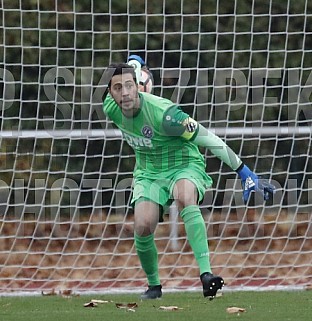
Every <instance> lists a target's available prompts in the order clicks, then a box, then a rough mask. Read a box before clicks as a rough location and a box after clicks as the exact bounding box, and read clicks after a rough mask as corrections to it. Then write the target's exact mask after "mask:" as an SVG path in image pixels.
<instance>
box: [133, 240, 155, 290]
mask: <svg viewBox="0 0 312 321" xmlns="http://www.w3.org/2000/svg"><path fill="white" fill-rule="evenodd" d="M134 244H135V248H136V252H137V254H138V257H139V259H140V262H141V265H142V268H143V270H144V272H145V274H146V276H147V281H148V285H152V286H153V285H160V279H159V274H158V253H157V248H156V244H155V242H154V234H151V235H148V236H139V235H137V234H134Z"/></svg>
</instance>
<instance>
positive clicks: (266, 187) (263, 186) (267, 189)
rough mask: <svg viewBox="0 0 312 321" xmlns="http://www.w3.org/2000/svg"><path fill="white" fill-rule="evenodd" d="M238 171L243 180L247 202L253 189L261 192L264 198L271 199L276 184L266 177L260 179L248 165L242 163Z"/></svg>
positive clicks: (244, 196)
mask: <svg viewBox="0 0 312 321" xmlns="http://www.w3.org/2000/svg"><path fill="white" fill-rule="evenodd" d="M236 172H237V174H238V175H239V177H240V179H241V181H242V187H243V200H244V202H245V203H247V201H248V199H249V196H250V194H251V193H252V192H253V191H255V192H260V193H261V194H262V196H263V199H264V200H268V199H270V197H271V196H272V195H273V194H274V193H275V186H274V185H272V184H270V183H269V182H268V180H266V179H260V178H259V177H258V176H257V175H256V174H255V173H254V172H252V171H251V170H250V169H249V168H248V166H246V165H244V164H242V165H241V166H240V167H239V168H238V169H237V170H236Z"/></svg>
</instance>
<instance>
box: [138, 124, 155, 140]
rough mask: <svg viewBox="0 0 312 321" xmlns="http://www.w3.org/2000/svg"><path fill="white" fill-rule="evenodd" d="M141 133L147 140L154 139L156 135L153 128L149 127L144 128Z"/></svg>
mask: <svg viewBox="0 0 312 321" xmlns="http://www.w3.org/2000/svg"><path fill="white" fill-rule="evenodd" d="M141 132H142V134H143V136H144V137H146V138H152V137H153V135H154V133H153V130H152V128H151V127H150V126H147V125H146V126H144V127H143V128H142V130H141Z"/></svg>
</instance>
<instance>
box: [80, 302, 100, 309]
mask: <svg viewBox="0 0 312 321" xmlns="http://www.w3.org/2000/svg"><path fill="white" fill-rule="evenodd" d="M83 306H84V307H85V308H95V307H97V304H96V303H94V302H91V301H90V302H88V303H85V304H84V305H83Z"/></svg>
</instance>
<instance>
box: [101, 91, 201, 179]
mask: <svg viewBox="0 0 312 321" xmlns="http://www.w3.org/2000/svg"><path fill="white" fill-rule="evenodd" d="M139 96H140V102H141V105H140V109H139V111H138V113H137V114H136V115H135V116H134V117H131V118H129V117H126V116H124V115H123V113H122V112H121V109H120V108H119V106H118V105H117V103H116V102H115V101H114V99H113V98H112V97H111V96H110V95H109V94H108V95H107V96H106V98H105V100H104V104H103V110H104V113H105V114H106V115H107V116H108V118H109V119H111V120H112V121H113V122H114V123H115V125H116V126H117V127H118V128H119V129H120V130H121V132H122V134H123V137H124V139H125V140H126V141H127V143H128V144H129V145H130V146H131V147H132V148H133V150H134V152H135V156H136V166H135V169H134V177H138V176H140V177H146V178H151V179H154V178H155V176H156V175H157V178H162V177H163V178H166V176H167V173H168V171H178V170H179V169H182V168H186V167H187V166H188V165H190V164H191V165H192V166H195V167H197V168H198V169H199V170H202V171H205V162H204V157H203V155H202V154H201V153H200V151H199V149H198V147H197V146H196V145H195V144H194V143H192V142H191V141H189V140H187V139H185V138H183V137H181V135H182V132H181V123H182V122H183V121H184V120H185V119H187V118H189V115H188V114H186V113H184V112H183V111H182V110H181V109H180V108H179V107H178V106H177V105H175V104H174V103H173V102H172V101H170V100H168V99H165V98H161V97H158V96H154V95H152V94H148V93H139ZM168 120H170V121H168ZM168 124H170V125H169V126H168Z"/></svg>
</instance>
